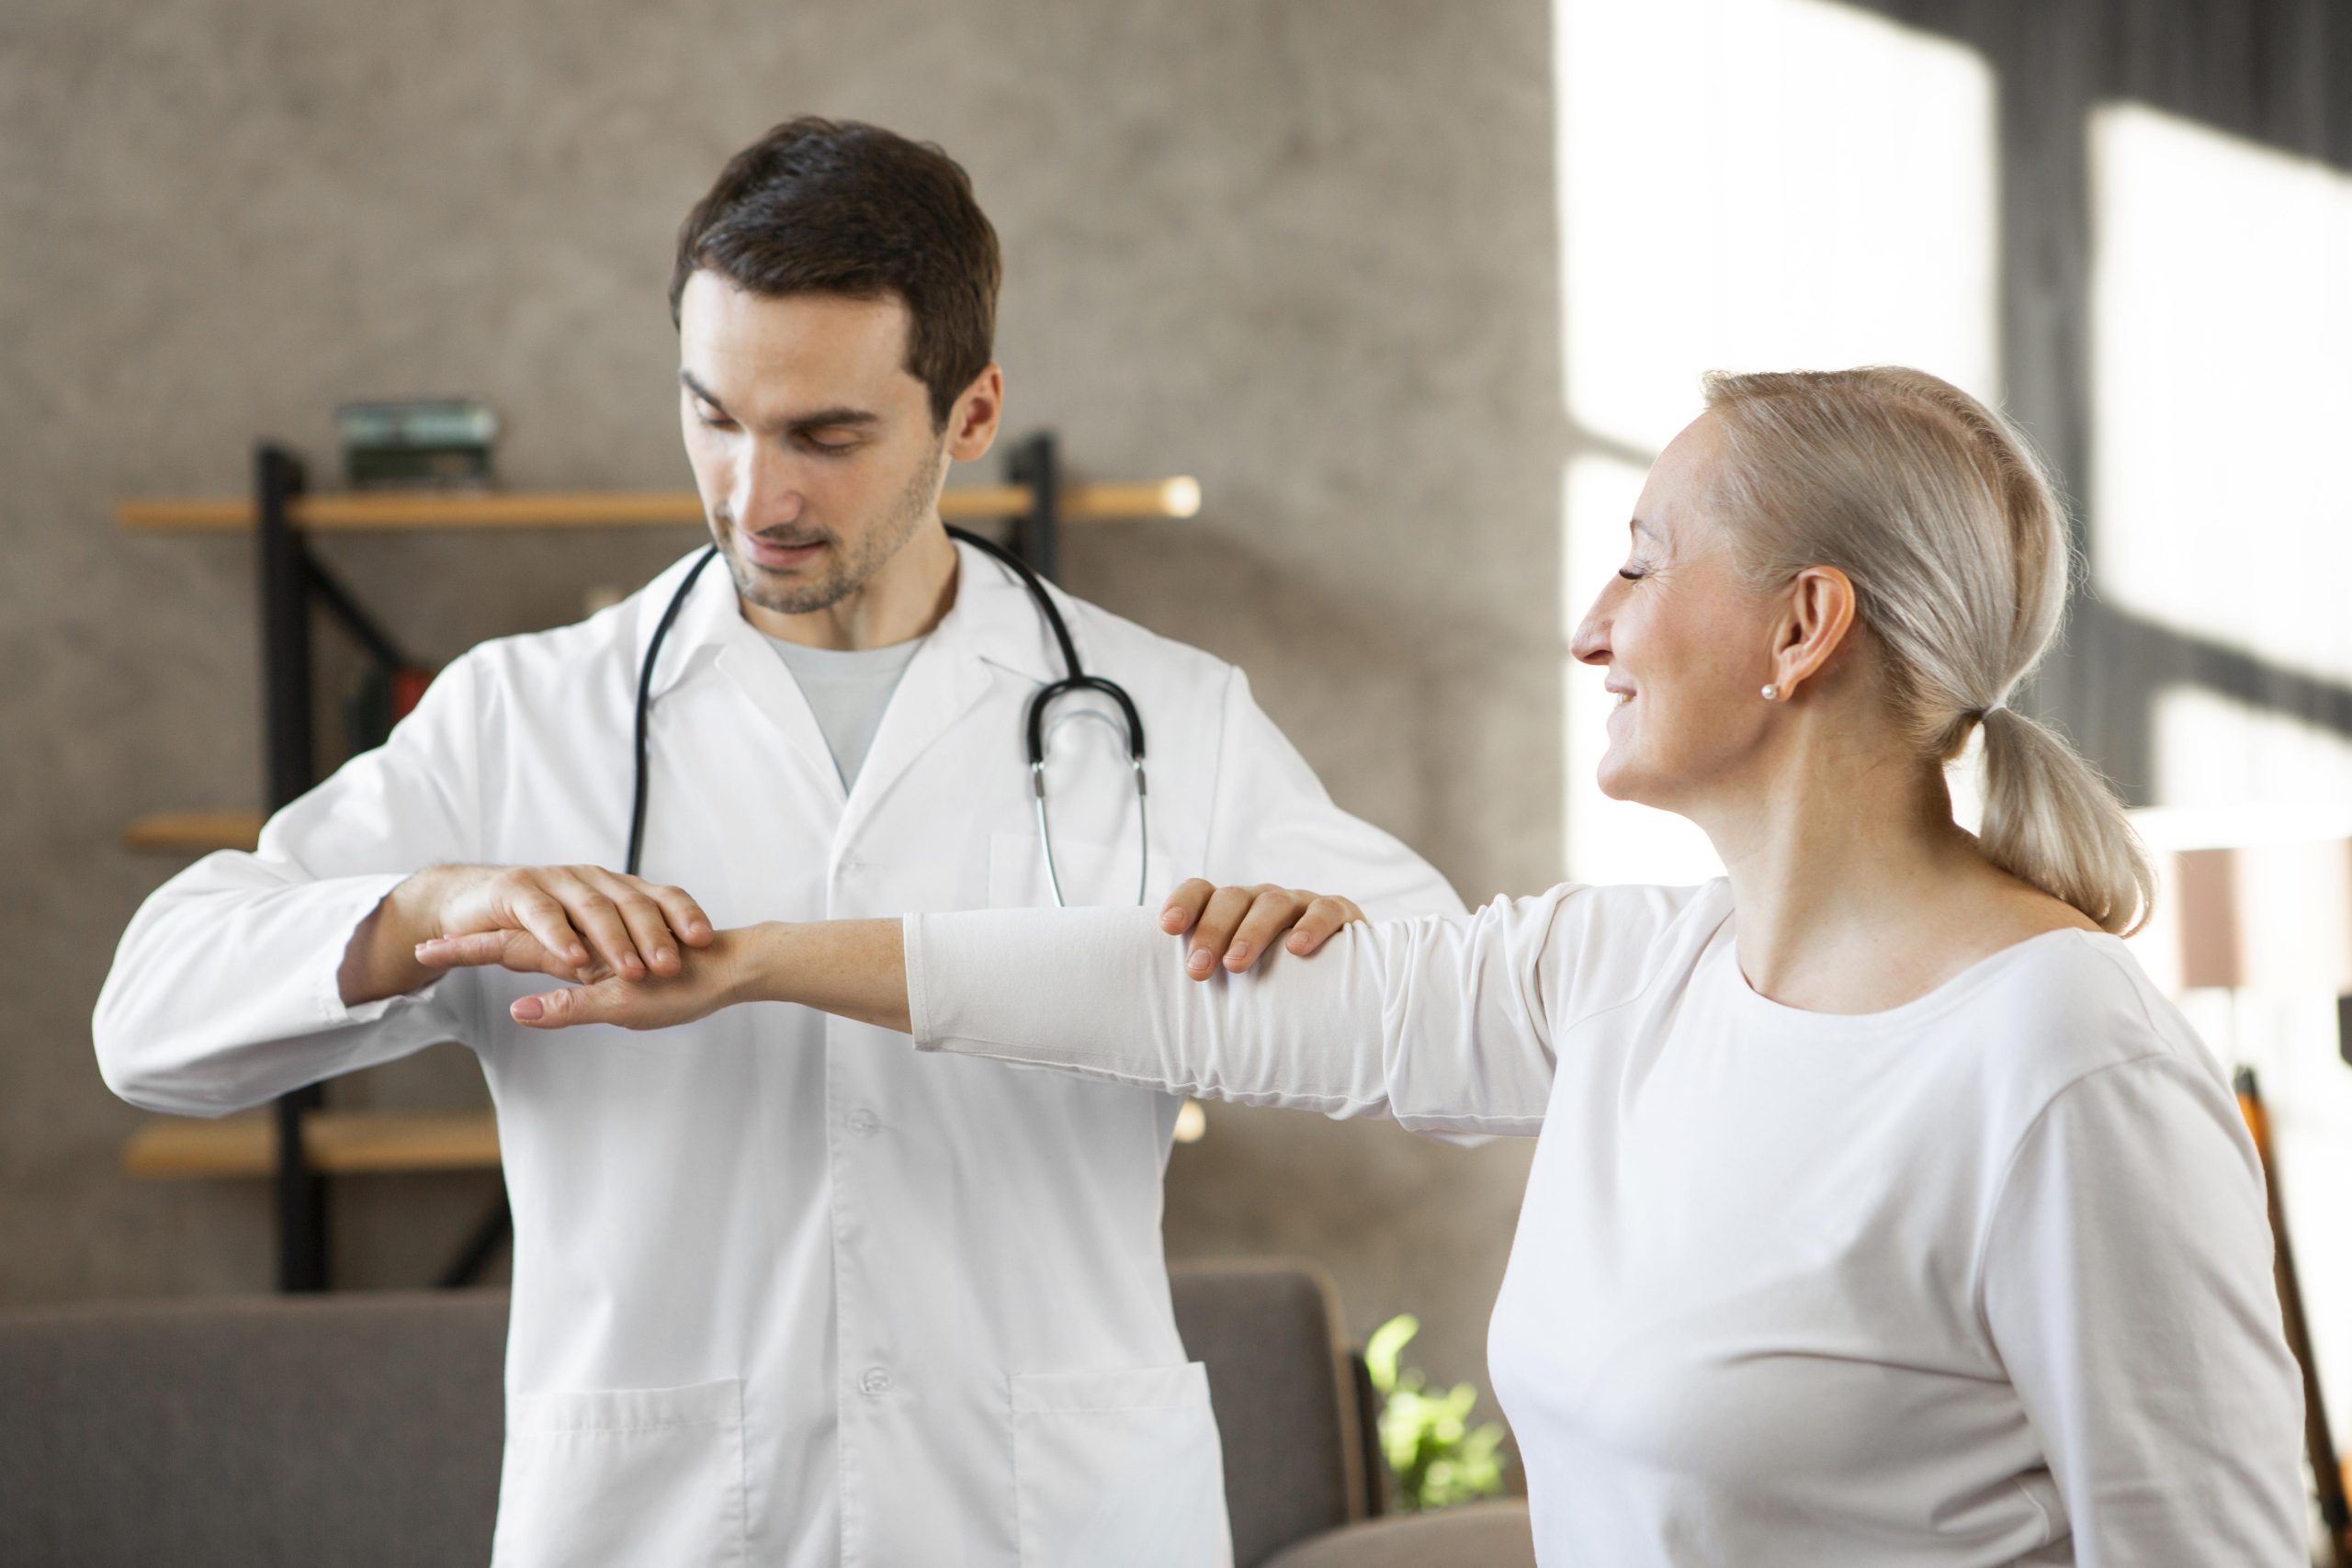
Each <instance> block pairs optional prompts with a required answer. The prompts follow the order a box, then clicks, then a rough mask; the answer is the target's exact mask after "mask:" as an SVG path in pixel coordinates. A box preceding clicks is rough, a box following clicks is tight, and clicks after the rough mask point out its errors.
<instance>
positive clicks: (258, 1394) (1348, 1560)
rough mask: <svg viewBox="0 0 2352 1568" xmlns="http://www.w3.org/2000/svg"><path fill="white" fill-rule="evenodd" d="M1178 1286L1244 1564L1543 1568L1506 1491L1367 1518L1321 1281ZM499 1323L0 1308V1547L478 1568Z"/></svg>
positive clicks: (431, 1310)
mask: <svg viewBox="0 0 2352 1568" xmlns="http://www.w3.org/2000/svg"><path fill="white" fill-rule="evenodd" d="M1175 1288H1176V1316H1177V1323H1178V1326H1179V1328H1180V1329H1181V1330H1182V1333H1183V1336H1184V1342H1185V1344H1186V1345H1187V1347H1189V1348H1190V1349H1191V1352H1192V1354H1193V1357H1194V1358H1195V1359H1200V1360H1202V1361H1205V1362H1206V1363H1207V1364H1208V1373H1209V1393H1210V1398H1211V1400H1212V1401H1213V1402H1214V1404H1215V1405H1216V1413H1217V1422H1218V1426H1219V1428H1220V1429H1221V1431H1222V1432H1223V1435H1224V1440H1225V1468H1226V1495H1227V1504H1228V1506H1229V1507H1230V1509H1231V1513H1232V1519H1233V1535H1234V1557H1235V1562H1236V1564H1237V1568H1403V1565H1405V1564H1408V1563H1409V1564H1414V1565H1416V1568H1456V1565H1459V1568H1528V1565H1531V1564H1532V1563H1533V1562H1534V1552H1533V1549H1532V1545H1531V1544H1530V1542H1529V1538H1528V1531H1527V1517H1526V1513H1525V1510H1524V1509H1523V1508H1522V1507H1520V1506H1516V1505H1499V1506H1490V1507H1484V1508H1469V1509H1462V1510H1457V1511H1454V1512H1450V1513H1446V1514H1440V1515H1434V1516H1429V1517H1420V1518H1403V1519H1374V1520H1369V1521H1365V1520H1364V1518H1363V1516H1364V1515H1365V1513H1366V1512H1367V1508H1366V1506H1365V1498H1366V1496H1367V1495H1368V1490H1367V1487H1366V1483H1365V1468H1364V1467H1365V1463H1366V1460H1367V1456H1366V1455H1365V1453H1364V1451H1363V1447H1364V1445H1363V1436H1362V1433H1363V1424H1362V1420H1361V1414H1362V1413H1361V1411H1360V1409H1359V1407H1358V1404H1357V1402H1356V1391H1355V1385H1354V1382H1353V1381H1352V1379H1351V1376H1350V1375H1349V1363H1348V1360H1347V1357H1346V1353H1345V1350H1344V1345H1343V1341H1342V1339H1341V1337H1340V1332H1339V1326H1338V1316H1337V1313H1336V1308H1335V1303H1334V1300H1333V1297H1332V1295H1331V1292H1330V1291H1329V1286H1328V1285H1327V1284H1326V1283H1325V1281H1324V1280H1323V1279H1322V1277H1321V1275H1320V1274H1319V1273H1318V1272H1317V1271H1316V1270H1313V1269H1308V1268H1302V1267H1288V1266H1281V1265H1248V1266H1240V1265H1233V1266H1223V1265H1206V1266H1194V1267H1190V1268H1183V1269H1178V1270H1177V1271H1176V1277H1175ZM505 1334H506V1297H505V1294H504V1292H418V1293H400V1294H369V1295H334V1296H308V1297H282V1296H272V1297H261V1298H255V1299H236V1300H228V1301H221V1300H209V1301H199V1302H188V1303H164V1304H134V1305H119V1306H117V1305H108V1306H97V1307H71V1308H54V1309H46V1308H45V1309H33V1310H21V1309H20V1310H17V1311H12V1312H7V1313H0V1559H5V1561H6V1562H7V1563H8V1564H10V1565H11V1568H68V1565H71V1568H115V1565H118V1564H119V1565H121V1568H133V1565H136V1568H153V1565H154V1564H158V1563H171V1564H174V1565H175V1568H227V1565H229V1564H236V1565H237V1568H257V1565H268V1564H280V1563H283V1564H301V1565H303V1568H374V1565H377V1564H382V1565H384V1568H393V1565H398V1568H441V1565H444V1564H447V1565H448V1568H481V1564H482V1563H483V1562H486V1561H487V1560H488V1558H489V1556H490V1532H491V1521H492V1516H493V1513H494V1511H495V1508H496V1504H497V1490H498V1467H499V1450H500V1444H501V1437H502V1429H503V1412H502V1406H501V1396H500V1390H501V1359H502V1357H503V1351H504V1344H505ZM1374 1462H1377V1461H1376V1460H1375V1461H1374Z"/></svg>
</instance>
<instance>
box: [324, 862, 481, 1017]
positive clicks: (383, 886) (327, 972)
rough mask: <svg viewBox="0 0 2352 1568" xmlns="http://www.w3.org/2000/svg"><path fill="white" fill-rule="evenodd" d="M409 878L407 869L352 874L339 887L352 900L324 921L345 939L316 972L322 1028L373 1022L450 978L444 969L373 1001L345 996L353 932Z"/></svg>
mask: <svg viewBox="0 0 2352 1568" xmlns="http://www.w3.org/2000/svg"><path fill="white" fill-rule="evenodd" d="M407 880H408V876H407V874H404V873H401V872H382V873H379V874H376V875H374V876H355V877H351V878H348V879H346V880H345V882H344V884H343V886H342V888H340V889H338V892H339V893H341V894H343V895H344V896H345V897H347V898H348V900H349V901H348V902H347V903H343V904H341V907H340V908H337V909H336V911H335V912H334V919H333V920H332V922H326V921H322V924H324V925H326V927H327V929H328V930H330V931H338V932H340V933H341V934H342V940H341V941H339V942H335V943H334V944H333V946H332V947H331V949H330V950H329V951H328V953H326V954H325V959H326V962H325V963H324V964H322V965H321V966H320V968H319V969H318V970H317V971H315V972H314V973H313V974H312V976H311V984H310V987H309V988H310V994H311V1012H312V1013H313V1014H315V1015H316V1017H317V1020H318V1024H319V1027H320V1028H322V1029H340V1028H345V1027H347V1026H356V1025H358V1024H366V1023H373V1022H375V1021H377V1020H378V1019H380V1018H382V1017H384V1016H385V1015H386V1014H387V1013H390V1012H393V1011H395V1010H400V1009H401V1008H404V1007H413V1006H414V1005H416V1004H417V1003H419V1002H421V1001H423V1000H424V998H427V997H430V996H431V995H433V993H434V992H435V991H437V990H439V989H440V988H441V987H442V986H443V985H445V984H446V983H447V981H448V978H449V976H448V975H447V973H444V974H441V975H437V976H435V977H434V978H433V979H432V980H430V981H428V982H427V983H426V984H424V985H423V986H420V987H417V988H416V989H415V990H413V991H403V992H401V994H400V995H399V996H394V997H379V998H377V999H376V1000H374V1001H372V1002H359V1003H356V1004H353V1003H346V1002H345V1000H344V999H343V978H342V974H343V958H344V954H345V953H348V952H349V951H350V950H351V939H352V937H353V935H354V934H355V933H356V932H357V931H358V930H359V927H360V925H361V924H362V923H363V922H365V921H366V920H367V919H368V916H370V915H372V914H374V913H375V912H376V910H377V908H378V907H379V906H380V905H381V904H382V903H383V901H384V899H385V898H386V897H387V896H389V895H390V892H391V891H392V889H393V888H395V887H398V886H400V885H401V883H403V882H406V881H407Z"/></svg>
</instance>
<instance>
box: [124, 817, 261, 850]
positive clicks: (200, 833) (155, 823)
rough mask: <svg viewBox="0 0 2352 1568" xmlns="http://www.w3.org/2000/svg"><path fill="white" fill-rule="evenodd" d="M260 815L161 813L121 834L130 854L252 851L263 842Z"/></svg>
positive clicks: (140, 821)
mask: <svg viewBox="0 0 2352 1568" xmlns="http://www.w3.org/2000/svg"><path fill="white" fill-rule="evenodd" d="M261 823H262V814H261V813H260V812H258V811H159V812H156V813H155V814H154V815H153V816H150V817H141V818H139V819H138V820H137V821H135V822H133V823H131V824H130V826H129V827H127V828H125V829H123V830H122V847H123V848H124V849H127V850H142V851H151V850H152V851H170V852H178V851H185V850H196V851H199V852H209V851H212V850H250V849H252V848H253V847H254V844H256V843H258V842H259V841H260V840H261Z"/></svg>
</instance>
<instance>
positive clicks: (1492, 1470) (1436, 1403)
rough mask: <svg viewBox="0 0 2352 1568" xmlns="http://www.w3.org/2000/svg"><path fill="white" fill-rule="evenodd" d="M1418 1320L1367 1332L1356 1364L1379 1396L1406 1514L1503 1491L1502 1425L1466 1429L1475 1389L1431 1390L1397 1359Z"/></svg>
mask: <svg viewBox="0 0 2352 1568" xmlns="http://www.w3.org/2000/svg"><path fill="white" fill-rule="evenodd" d="M1420 1331H1421V1323H1420V1319H1419V1318H1417V1317H1415V1316H1414V1315H1413V1314H1410V1313H1400V1314H1397V1316H1395V1317H1392V1318H1390V1319H1389V1320H1388V1321H1387V1322H1386V1323H1384V1324H1382V1325H1380V1326H1379V1327H1378V1328H1375V1329H1374V1330H1373V1331H1372V1337H1371V1338H1370V1339H1368V1340H1366V1341H1365V1342H1364V1348H1363V1362H1364V1367H1365V1370H1366V1371H1369V1372H1370V1373H1371V1374H1372V1386H1373V1387H1374V1388H1375V1389H1377V1390H1379V1391H1380V1395H1381V1404H1380V1419H1379V1428H1380V1447H1381V1451H1382V1453H1383V1454H1385V1456H1386V1458H1387V1460H1388V1470H1389V1473H1390V1474H1392V1475H1394V1476H1395V1477H1396V1478H1397V1500H1398V1502H1399V1503H1400V1504H1401V1505H1402V1506H1403V1507H1404V1508H1405V1509H1406V1511H1407V1512H1408V1513H1421V1512H1426V1511H1427V1510H1429V1509H1431V1508H1444V1507H1451V1506H1453V1505H1454V1504H1456V1503H1469V1502H1475V1501H1476V1500H1477V1499H1478V1498H1481V1497H1491V1496H1493V1495H1496V1494H1497V1493H1498V1492H1500V1491H1501V1490H1502V1489H1503V1464H1504V1461H1505V1455H1504V1453H1503V1451H1502V1444H1503V1437H1504V1433H1503V1427H1502V1424H1501V1423H1500V1422H1498V1421H1482V1422H1480V1423H1479V1424H1478V1425H1476V1426H1475V1427H1474V1426H1472V1425H1471V1424H1470V1417H1471V1415H1472V1413H1473V1412H1474V1411H1475V1410H1476V1407H1477V1404H1478V1391H1477V1390H1476V1388H1474V1387H1472V1386H1471V1385H1470V1384H1468V1383H1466V1382H1461V1383H1455V1384H1454V1385H1453V1387H1452V1388H1450V1389H1447V1390H1445V1391H1443V1392H1442V1393H1433V1392H1431V1391H1430V1388H1429V1386H1428V1380H1427V1379H1426V1378H1424V1377H1423V1376H1422V1374H1421V1371H1420V1369H1419V1368H1418V1367H1401V1368H1400V1367H1399V1366H1398V1365H1397V1355H1398V1353H1399V1352H1401V1351H1402V1350H1403V1349H1404V1348H1405V1346H1406V1345H1407V1344H1408V1342H1409V1341H1410V1340H1411V1339H1412V1337H1413V1336H1414V1335H1416V1334H1419V1332H1420Z"/></svg>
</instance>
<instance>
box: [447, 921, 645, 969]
mask: <svg viewBox="0 0 2352 1568" xmlns="http://www.w3.org/2000/svg"><path fill="white" fill-rule="evenodd" d="M416 961H417V962H418V963H419V964H424V966H425V967H426V968H427V969H480V968H486V967H492V966H495V967H497V968H501V969H511V970H513V971H515V973H516V974H518V975H552V976H555V977H556V978H557V979H559V980H594V979H597V978H599V977H601V976H605V975H607V974H610V973H611V971H610V970H608V969H607V968H605V965H604V964H599V963H597V962H596V961H595V960H594V959H593V958H592V959H590V960H589V962H588V964H586V965H585V966H584V967H583V966H581V965H578V964H570V963H567V962H566V961H565V960H563V959H562V958H560V957H559V956H558V955H557V954H555V953H549V952H548V950H547V944H546V943H544V942H540V941H539V939H538V938H537V937H535V936H533V935H532V934H531V933H530V932H529V931H516V930H512V929H509V930H504V931H471V932H469V933H467V934H466V935H464V936H440V937H435V938H433V939H432V940H431V941H430V942H418V943H417V944H416Z"/></svg>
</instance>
